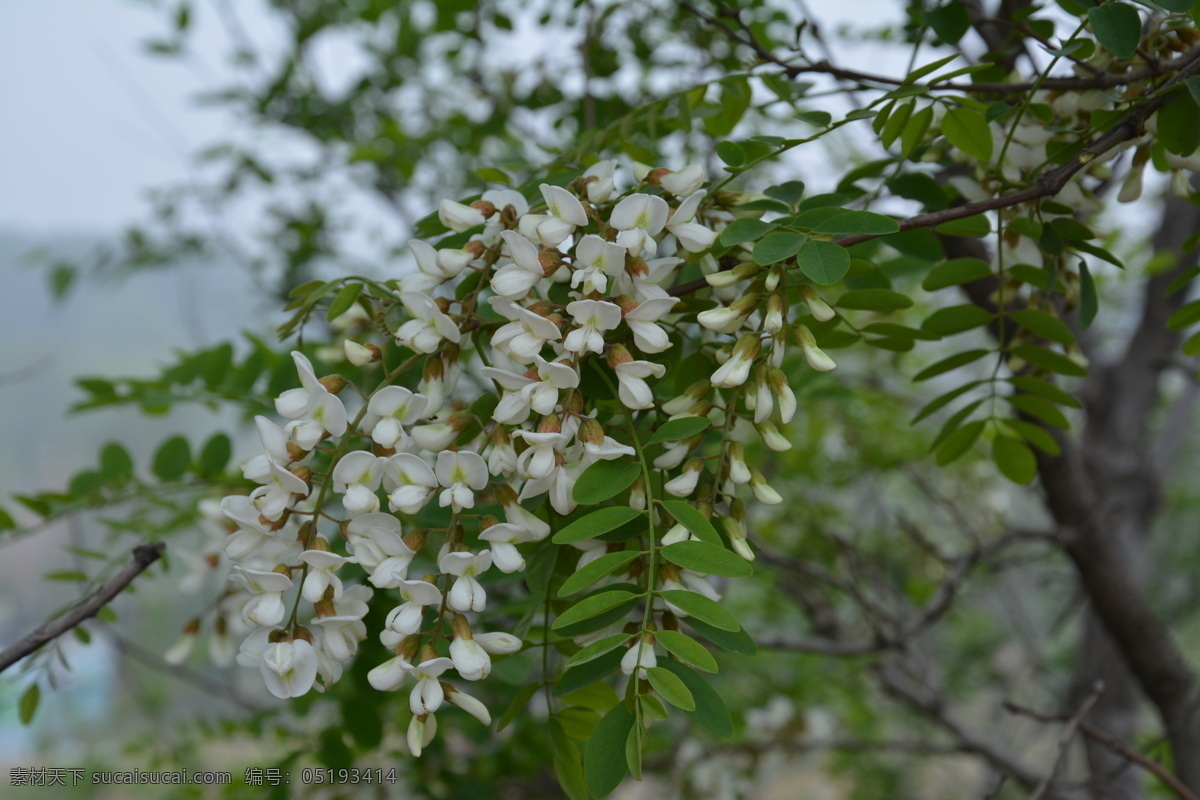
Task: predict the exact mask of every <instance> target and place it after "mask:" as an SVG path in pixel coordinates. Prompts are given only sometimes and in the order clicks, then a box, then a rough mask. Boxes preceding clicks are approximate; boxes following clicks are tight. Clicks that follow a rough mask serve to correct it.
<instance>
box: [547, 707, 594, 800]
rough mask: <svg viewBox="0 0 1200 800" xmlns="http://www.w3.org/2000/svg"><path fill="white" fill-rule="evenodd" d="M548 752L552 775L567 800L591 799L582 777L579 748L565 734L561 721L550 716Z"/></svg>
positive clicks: (581, 760)
mask: <svg viewBox="0 0 1200 800" xmlns="http://www.w3.org/2000/svg"><path fill="white" fill-rule="evenodd" d="M550 753H551V760H552V761H553V763H554V775H555V776H556V777H557V778H558V785H559V786H561V787H562V790H563V792H564V793H566V795H567V797H568V799H569V800H591V795H590V794H588V788H587V782H586V781H585V780H584V777H583V759H582V758H581V757H580V755H579V748H578V747H577V746H576V745H575V742H574V741H572V740H571V737H570V736H568V735H567V732H566V729H564V728H563V726H562V723H561V722H559V721H558V720H556V719H554V717H551V718H550Z"/></svg>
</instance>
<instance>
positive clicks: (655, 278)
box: [612, 256, 683, 302]
mask: <svg viewBox="0 0 1200 800" xmlns="http://www.w3.org/2000/svg"><path fill="white" fill-rule="evenodd" d="M682 263H683V259H682V258H675V257H674V256H668V257H664V258H655V259H652V260H650V261H647V262H645V266H644V267H642V266H641V265H640V264H639V263H638V262H635V263H634V265H633V266H626V269H625V271H624V272H622V273H621V274H620V275H618V276H617V280H616V288H615V289H613V290H612V293H613V294H626V295H630V296H632V297H634V298H636V299H637V301H638V302H642V301H644V300H653V299H661V298H666V297H670V296H671V295H670V294H669V293H668V292H667V290H666V289H664V288H663V284H664V283H666V282H667V281H668V280H670V278H671V275H672V274H673V273H674V272H675V268H676V267H678V266H679V265H680V264H682Z"/></svg>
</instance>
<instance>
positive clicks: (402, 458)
mask: <svg viewBox="0 0 1200 800" xmlns="http://www.w3.org/2000/svg"><path fill="white" fill-rule="evenodd" d="M455 435H456V436H457V433H456V434H455ZM381 472H382V476H383V485H384V488H386V489H387V491H388V492H389V494H388V505H389V507H390V508H391V509H392V510H393V511H400V512H402V513H404V514H416V513H417V512H418V511H420V510H421V509H422V508H424V507H425V503H426V502H427V501H428V500H429V497H430V495H432V494H433V492H434V490H435V489H436V488H437V486H438V481H437V476H435V475H434V474H433V470H432V469H431V468H430V467H429V465H428V464H426V463H425V462H424V461H422V460H421V459H420V458H419V457H417V456H415V455H413V454H412V453H396V454H395V455H393V456H391V457H389V458H388V459H386V460H385V461H384V463H383V464H382V465H381Z"/></svg>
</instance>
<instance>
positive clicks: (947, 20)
mask: <svg viewBox="0 0 1200 800" xmlns="http://www.w3.org/2000/svg"><path fill="white" fill-rule="evenodd" d="M922 16H923V17H924V18H925V22H926V24H928V25H929V27H931V28H933V32H934V33H936V34H937V36H938V38H939V39H941V40H942V41H943V42H945V43H946V44H957V43H958V40H959V39H961V38H962V37H963V36H964V35H966V32H967V31H968V30H970V28H971V18H970V16H968V15H967V7H966V6H965V5H963V4H962V3H961V2H958V0H951V2H949V3H947V4H946V5H944V6H942V7H941V8H935V9H932V10H930V11H926V12H925V13H924V14H922Z"/></svg>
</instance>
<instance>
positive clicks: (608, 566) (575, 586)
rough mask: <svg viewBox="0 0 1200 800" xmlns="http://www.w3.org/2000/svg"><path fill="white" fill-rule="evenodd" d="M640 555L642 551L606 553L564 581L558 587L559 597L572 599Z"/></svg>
mask: <svg viewBox="0 0 1200 800" xmlns="http://www.w3.org/2000/svg"><path fill="white" fill-rule="evenodd" d="M640 555H643V553H642V551H640V550H621V551H619V552H616V553H605V554H604V555H602V556H600V557H599V558H597V559H596V560H594V561H589V562H588V563H587V564H584V565H583V567H581V568H580V569H579V570H578V571H577V572H575V574H574V575H572V576H571V577H569V578H567V579H566V580H565V581H563V585H562V586H560V587H558V596H559V597H570V596H571V595H573V594H575V593H576V592H581V591H583V590H584V589H586V588H588V587H589V586H591V585H592V584H593V583H595V582H596V581H598V580H600V579H601V578H603V577H604V576H605V575H608V574H609V573H611V572H615V571H616V570H618V569H619V568H621V567H623V566H625V565H626V564H628V563H629V562H630V561H633V560H634V559H635V558H637V557H638V556H640Z"/></svg>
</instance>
